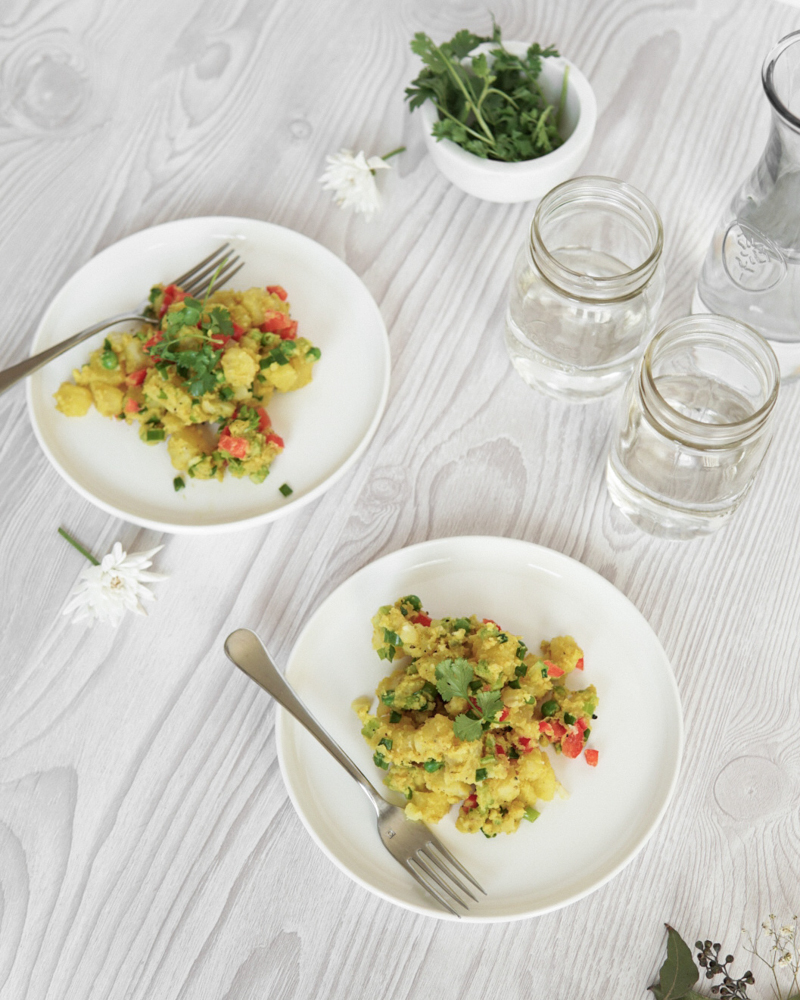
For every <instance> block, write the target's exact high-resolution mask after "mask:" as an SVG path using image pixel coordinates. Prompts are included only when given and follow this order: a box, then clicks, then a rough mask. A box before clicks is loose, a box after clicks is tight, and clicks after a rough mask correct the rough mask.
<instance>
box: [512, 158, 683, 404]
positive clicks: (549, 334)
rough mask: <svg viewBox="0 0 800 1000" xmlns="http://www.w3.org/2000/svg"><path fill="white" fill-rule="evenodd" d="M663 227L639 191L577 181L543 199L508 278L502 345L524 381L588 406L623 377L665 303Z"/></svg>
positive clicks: (605, 181)
mask: <svg viewBox="0 0 800 1000" xmlns="http://www.w3.org/2000/svg"><path fill="white" fill-rule="evenodd" d="M663 245H664V234H663V230H662V226H661V219H660V217H659V215H658V212H657V211H656V209H655V208H654V207H653V205H652V204H651V203H650V201H649V200H648V199H647V198H646V197H645V196H644V195H643V194H642V193H641V192H640V191H637V190H636V188H634V187H632V186H631V185H630V184H626V183H624V182H623V181H618V180H614V179H613V178H610V177H577V178H574V179H573V180H570V181H566V182H565V183H564V184H559V185H558V187H555V188H553V190H552V191H550V192H548V194H546V195H545V196H544V198H542V200H541V202H540V203H539V206H538V208H537V209H536V213H535V215H534V217H533V221H532V223H531V229H530V239H529V240H528V241H526V243H525V244H524V245H523V246H522V248H521V249H520V251H519V253H518V255H517V259H516V262H515V264H514V271H513V274H512V278H511V288H510V293H509V300H508V308H507V310H506V330H505V339H506V347H507V349H508V353H509V356H510V357H511V362H512V364H513V365H514V367H515V368H516V370H517V371H518V372H519V374H520V375H521V376H522V378H523V379H525V381H526V382H527V383H528V384H529V385H531V386H533V387H534V388H536V389H538V390H539V391H541V392H543V393H545V394H546V395H549V396H555V397H556V398H560V399H567V400H571V401H574V402H588V401H591V400H594V399H597V398H599V397H601V396H605V395H607V394H608V393H609V392H613V391H614V390H615V389H617V388H619V387H620V386H621V385H623V384H624V382H625V381H626V379H627V378H628V376H629V375H630V373H631V371H632V370H633V367H634V365H635V363H636V360H637V358H638V357H639V356H640V355H641V353H642V351H643V349H644V345H645V343H646V342H647V340H648V339H649V338H650V336H651V335H652V333H653V330H654V329H655V322H656V313H657V310H658V307H659V305H660V304H661V299H662V297H663V294H664V268H663V264H662V262H661V253H662V249H663Z"/></svg>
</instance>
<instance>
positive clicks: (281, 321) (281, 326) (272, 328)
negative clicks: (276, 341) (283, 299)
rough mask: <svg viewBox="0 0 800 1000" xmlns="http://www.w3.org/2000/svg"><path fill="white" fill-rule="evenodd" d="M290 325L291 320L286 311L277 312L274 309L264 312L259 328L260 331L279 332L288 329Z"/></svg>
mask: <svg viewBox="0 0 800 1000" xmlns="http://www.w3.org/2000/svg"><path fill="white" fill-rule="evenodd" d="M291 325H292V320H290V319H289V317H288V316H287V315H286V313H282V312H278V311H277V310H276V309H273V310H270V311H269V312H265V313H264V322H263V323H262V324H261V326H260V327H259V329H260V330H261V332H262V333H280V331H281V330H288V329H289V328H290V327H291Z"/></svg>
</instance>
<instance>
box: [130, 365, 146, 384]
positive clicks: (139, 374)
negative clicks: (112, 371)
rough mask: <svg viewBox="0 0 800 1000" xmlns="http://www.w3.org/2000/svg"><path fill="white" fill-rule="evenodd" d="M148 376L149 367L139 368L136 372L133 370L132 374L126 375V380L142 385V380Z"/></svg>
mask: <svg viewBox="0 0 800 1000" xmlns="http://www.w3.org/2000/svg"><path fill="white" fill-rule="evenodd" d="M146 378H147V369H146V368H139V369H137V371H135V372H131V373H130V375H127V376H126V377H125V381H126V382H127V383H128V385H141V384H142V382H144V380H145V379H146Z"/></svg>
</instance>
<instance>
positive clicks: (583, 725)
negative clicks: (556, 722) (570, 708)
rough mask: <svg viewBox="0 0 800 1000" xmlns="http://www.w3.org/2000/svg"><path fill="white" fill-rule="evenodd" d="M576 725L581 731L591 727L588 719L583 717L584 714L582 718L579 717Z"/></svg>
mask: <svg viewBox="0 0 800 1000" xmlns="http://www.w3.org/2000/svg"><path fill="white" fill-rule="evenodd" d="M575 725H576V726H577V728H578V732H579V733H582V732H583V731H584V729H588V728H589V723H588V722H587V721H586V719H584V718H583V716H581V717H580V719H578V721H577V722H576V723H575Z"/></svg>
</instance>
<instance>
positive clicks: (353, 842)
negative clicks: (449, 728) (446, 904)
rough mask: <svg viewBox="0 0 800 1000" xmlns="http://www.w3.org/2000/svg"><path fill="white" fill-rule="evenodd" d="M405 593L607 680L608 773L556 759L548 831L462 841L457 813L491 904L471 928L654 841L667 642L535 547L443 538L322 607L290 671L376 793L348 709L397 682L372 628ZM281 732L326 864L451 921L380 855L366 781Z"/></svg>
mask: <svg viewBox="0 0 800 1000" xmlns="http://www.w3.org/2000/svg"><path fill="white" fill-rule="evenodd" d="M409 593H413V594H417V595H418V596H419V598H420V599H421V601H422V603H423V606H424V607H425V608H426V609H427V611H428V613H429V614H431V615H433V616H434V617H442V616H445V615H451V616H458V615H469V614H473V613H474V614H477V615H478V617H481V618H492V619H494V620H495V621H498V622H500V623H501V624H502V626H503V627H504V628H507V629H508V630H509V631H510V632H512V633H514V634H517V635H521V636H522V637H523V638H524V639H525V641H526V642H527V644H528V646H529V647H530V648H531V649H532V650H535V649H538V645H539V642H540V641H541V640H542V639H549V638H551V637H552V636H555V635H564V634H570V635H573V636H574V637H575V639H576V640H577V641H578V643H579V644H580V645H581V646H582V647H583V649H584V653H585V660H586V669H585V673H584V674H583V675H582V676H580V678H579V680H580V683H581V684H595V685H596V686H597V690H598V693H599V697H600V706H599V708H598V719H597V721H596V722H595V723H594V725H593V727H592V739H591V743H592V746H594V747H596V748H597V749H598V750H599V751H600V761H599V765H598V767H597V768H591V767H589V766H588V765H587V764H586V762H585V761H584V760H583V759H582V758H579V759H577V760H566V759H564V758H563V757H558V756H556V755H553V756H552V760H553V766H554V768H555V770H556V774H557V776H558V778H559V780H560V781H561V782H562V783H563V785H564V786H565V788H566V789H567V791H568V792H569V793H570V797H569V799H568V800H566V801H563V800H559V799H555V800H554V801H553V802H547V803H544V804H543V805H542V807H541V816H540V818H539V819H538V820H537V821H536V823H533V824H528V823H523V824H522V827H521V828H520V830H519V831H518V832H517V833H515V834H513V835H511V836H507V835H500V836H498V837H495V838H493V839H492V840H487V839H485V838H484V837H481V836H478V835H473V836H470V835H467V834H461V833H459V832H458V831H457V830H456V829H455V823H454V813H455V810H452V811H451V814H450V815H449V816H448V817H446V818H445V819H444V820H443V821H442V822H441V823H440V824H439V825H438V826H437V827H436V833H437V836H439V837H440V838H441V839H442V840H443V841H444V843H445V844H446V845H447V847H449V848H450V850H451V851H453V853H454V854H455V855H456V857H458V858H459V860H460V861H462V863H463V864H465V865H466V866H467V868H468V869H469V870H470V871H471V872H472V873H473V874H474V875H475V877H476V878H477V879H478V881H479V882H480V883H481V884H482V885H483V886H484V888H485V889H486V890H487V892H488V897H487V898H486V899H485V900H482V901H481V903H480V905H479V906H475V907H473V909H472V910H471V911H470V912H469V914H465V916H464V917H463V919H464V920H471V921H478V922H483V921H487V922H488V921H504V920H516V919H520V918H522V917H530V916H534V915H536V914H540V913H545V912H547V911H548V910H553V909H556V908H557V907H560V906H564V905H565V904H567V903H570V902H572V901H574V900H577V899H580V898H581V897H582V896H585V895H586V894H587V893H590V892H592V891H593V890H594V889H597V888H598V887H599V886H601V885H603V883H604V882H607V881H608V880H609V879H610V878H612V877H613V876H614V875H615V874H616V873H617V872H619V871H620V870H621V869H622V868H623V867H624V866H625V865H626V864H627V863H628V862H629V861H630V860H631V859H632V858H633V857H634V855H635V854H636V853H637V852H638V851H639V850H640V849H641V847H642V846H643V845H644V843H645V842H646V841H647V839H648V837H649V836H650V835H651V834H652V832H653V830H654V829H655V828H656V825H657V824H658V822H659V820H660V819H661V817H662V816H663V814H664V810H665V809H666V807H667V803H668V802H669V799H670V796H671V795H672V791H673V789H674V786H675V782H676V779H677V775H678V769H679V766H680V759H681V751H682V745H683V728H682V718H681V708H680V701H679V698H678V691H677V687H676V684H675V680H674V677H673V675H672V670H671V668H670V665H669V662H668V660H667V657H666V654H665V653H664V651H663V649H662V648H661V645H660V644H659V641H658V639H657V638H656V636H655V633H654V632H653V630H652V629H651V628H650V626H649V625H648V624H647V622H646V621H645V619H644V618H643V617H642V616H641V614H639V612H638V611H637V610H636V608H635V607H634V606H633V605H632V604H631V602H630V601H629V600H628V599H627V598H626V597H625V596H624V595H623V594H621V593H620V592H619V591H618V590H617V589H616V588H615V587H613V586H612V584H610V583H609V582H608V581H607V580H605V579H604V578H603V577H601V576H599V575H598V574H597V573H595V572H594V571H593V570H590V569H588V568H587V567H586V566H583V565H582V564H581V563H578V562H576V561H575V560H573V559H570V558H568V557H567V556H564V555H562V554H561V553H558V552H553V551H552V550H550V549H545V548H542V547H541V546H538V545H532V544H530V543H529V542H521V541H515V540H513V539H508V538H484V537H466V538H444V539H440V540H437V541H430V542H423V543H422V544H420V545H413V546H411V547H410V548H406V549H401V550H400V551H398V552H393V553H392V554H391V555H388V556H385V557H384V558H382V559H378V560H377V561H376V562H374V563H371V564H370V565H368V566H365V567H364V568H363V569H362V570H360V571H359V572H358V573H356V574H355V575H354V576H352V577H350V579H349V580H347V581H345V583H343V584H342V585H341V586H340V587H339V588H338V589H337V590H336V591H334V593H333V594H331V595H330V597H328V598H327V600H326V601H325V602H324V603H323V604H322V605H321V606H320V607H319V608H318V609H317V611H316V612H315V614H314V615H313V616H312V618H311V620H310V621H309V622H308V625H307V626H306V627H305V629H304V630H303V632H302V634H301V636H300V638H299V639H298V641H297V644H296V646H295V648H294V650H293V652H292V654H291V657H290V660H289V665H288V668H287V672H286V673H287V678H288V680H289V681H290V682H291V684H292V686H293V687H294V688H295V690H296V691H297V693H298V694H299V695H300V697H301V698H302V699H303V701H304V702H305V703H306V705H307V706H308V708H309V709H310V710H311V711H312V713H313V714H314V715H315V716H316V717H317V718H318V719H319V721H320V722H321V723H322V724H323V726H325V727H326V728H327V729H328V731H329V732H330V733H331V735H332V736H333V738H334V739H335V740H336V741H337V742H338V743H339V744H340V745H341V746H342V747H343V748H344V750H345V751H346V752H347V753H348V754H349V755H350V756H351V757H352V758H353V759H354V760H355V761H356V763H357V764H358V765H359V767H360V768H361V769H362V770H363V771H364V773H365V774H366V775H367V776H368V777H370V779H371V780H372V781H373V782H374V783H375V784H376V785H377V786H378V787H379V788H380V787H382V786H381V785H380V781H381V779H382V777H383V772H382V771H380V770H378V768H376V767H375V766H374V764H373V763H372V755H371V753H370V750H369V748H368V746H367V744H366V742H365V741H364V740H363V738H362V737H361V735H360V724H359V721H358V718H357V717H356V715H355V714H354V713H353V712H352V710H351V708H350V703H351V702H352V700H353V699H354V698H356V697H358V696H359V695H365V694H367V695H371V694H373V692H374V690H375V687H376V686H377V683H378V681H379V680H380V678H381V677H382V676H384V674H385V673H386V672H387V670H386V665H385V664H384V663H382V662H381V661H380V660H379V659H378V657H377V655H376V653H375V652H374V650H373V649H372V645H371V638H372V627H371V625H370V618H371V617H372V616H373V615H374V614H375V612H376V611H377V610H378V607H380V606H381V605H382V604H391V603H393V602H394V601H395V600H396V599H397V598H398V597H402V596H404V595H405V594H409ZM570 686H576V683H575V682H574V681H573V682H572V684H571V685H570ZM277 733H278V755H279V760H280V764H281V769H282V772H283V776H284V780H285V782H286V785H287V788H288V790H289V795H290V796H291V799H292V802H293V803H294V805H295V808H296V809H297V811H298V813H299V814H300V818H301V819H302V821H303V823H304V824H305V826H306V828H307V829H308V831H309V833H310V834H311V836H312V837H313V838H314V840H315V841H316V843H317V844H318V845H319V846H320V847H321V848H322V850H323V851H324V852H325V853H326V854H327V855H328V857H329V858H331V860H332V861H334V862H335V863H336V864H337V865H338V866H339V867H340V868H341V869H342V870H343V871H345V872H346V873H347V874H348V875H350V876H351V878H353V879H355V881H356V882H358V883H359V884H360V885H362V886H364V887H365V888H367V889H369V890H370V891H372V892H374V893H376V894H377V895H379V896H382V897H383V898H384V899H388V900H390V901H391V902H393V903H397V904H398V905H400V906H403V907H406V908H408V909H410V910H415V911H417V912H419V913H424V914H427V915H429V916H433V917H439V918H442V919H448V918H449V917H448V914H446V913H444V912H443V911H442V910H440V909H439V908H438V907H437V906H436V904H435V903H433V902H432V901H431V900H429V899H428V897H427V896H426V895H425V893H424V892H423V891H422V890H421V889H419V888H418V886H417V885H416V883H415V882H414V881H413V880H412V879H411V877H410V876H409V875H407V874H406V872H404V871H403V869H402V868H401V867H400V866H399V865H398V864H397V863H396V862H395V861H394V860H393V858H392V857H391V856H390V855H389V853H388V852H387V851H386V850H385V849H384V847H383V845H382V844H381V843H380V840H379V838H378V835H377V833H376V830H375V814H374V811H373V809H372V806H371V805H370V803H369V802H368V801H367V799H366V797H365V796H364V794H363V793H362V792H361V791H360V789H359V788H358V786H357V785H356V784H355V782H354V781H353V780H352V779H351V778H350V777H349V776H348V775H347V774H346V773H345V772H344V771H343V770H342V769H341V768H340V767H339V765H338V764H337V763H336V762H335V761H334V760H333V759H332V758H331V757H329V756H328V754H327V753H326V752H325V751H324V750H323V749H322V747H320V746H319V745H318V744H317V743H316V741H315V740H314V739H313V737H311V736H310V735H309V734H308V733H306V731H305V730H304V729H302V728H301V727H300V726H299V725H298V724H297V723H296V722H295V721H294V720H293V719H291V718H290V717H289V716H287V715H285V713H283V711H281V712H280V713H279V718H278V727H277ZM449 919H455V918H449Z"/></svg>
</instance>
